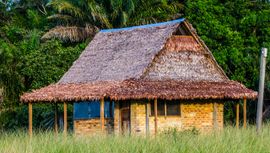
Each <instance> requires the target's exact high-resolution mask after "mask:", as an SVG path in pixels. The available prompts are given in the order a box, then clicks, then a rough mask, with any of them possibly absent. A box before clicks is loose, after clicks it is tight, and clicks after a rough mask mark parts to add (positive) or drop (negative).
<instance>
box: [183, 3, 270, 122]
mask: <svg viewBox="0 0 270 153" xmlns="http://www.w3.org/2000/svg"><path fill="white" fill-rule="evenodd" d="M185 14H186V16H187V18H188V19H189V20H190V21H191V23H192V24H193V26H194V27H195V28H196V30H197V32H198V34H199V35H200V36H201V38H202V39H203V40H204V41H205V43H206V45H207V46H208V47H209V48H210V49H211V51H212V52H213V54H214V56H215V58H216V60H217V61H218V63H219V64H220V65H221V67H222V68H223V69H224V71H225V72H226V74H227V75H228V76H229V77H230V79H233V80H237V81H239V82H242V83H243V84H245V85H246V86H247V87H249V88H252V89H254V90H257V89H258V80H259V61H260V59H259V58H260V48H261V47H268V48H269V47H270V41H269V37H270V33H269V31H270V22H269V21H270V18H269V17H270V3H269V2H268V3H266V2H260V1H249V0H244V1H242V0H236V1H228V0H225V1H221V0H207V1H205V0H197V1H191V0H189V1H187V2H186V8H185ZM267 60H268V63H269V62H270V58H269V56H268V59H267ZM269 68H270V67H269V66H267V70H266V73H267V75H266V93H265V95H266V98H269V93H270V90H269V89H270V88H269V87H270V86H269V85H270V78H269V75H270V73H269V72H270V71H269V70H270V69H269ZM227 106H228V108H226V109H228V110H230V111H232V110H233V108H232V107H231V105H227ZM254 107H255V105H254V104H252V105H250V107H249V109H248V110H250V111H249V113H255V112H254V111H253V110H254V109H253V108H254ZM228 114H231V115H232V114H233V112H228V113H227V114H226V115H225V116H227V115H228ZM232 116H233V115H232ZM232 116H227V118H231V117H232ZM252 116H253V118H254V116H255V114H253V115H252Z"/></svg>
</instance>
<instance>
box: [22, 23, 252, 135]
mask: <svg viewBox="0 0 270 153" xmlns="http://www.w3.org/2000/svg"><path fill="white" fill-rule="evenodd" d="M256 97H257V92H255V91H253V90H250V89H248V88H246V87H245V86H244V85H242V84H241V83H239V82H236V81H232V80H230V79H229V78H228V77H227V76H226V74H225V73H224V71H223V70H222V68H221V67H220V66H219V65H218V63H217V61H216V60H215V58H214V57H213V55H212V53H211V51H210V50H209V49H208V47H207V46H206V45H205V43H204V42H203V41H202V40H201V39H200V37H199V36H198V35H197V33H196V30H195V29H194V28H193V27H192V25H191V24H190V23H189V22H188V21H187V20H186V19H184V18H182V19H177V20H173V21H168V22H163V23H156V24H149V25H142V26H134V27H128V28H121V29H107V30H101V31H100V32H98V33H97V34H96V35H95V37H94V38H93V40H92V41H91V42H90V43H89V45H88V46H87V47H86V49H85V50H84V51H83V52H82V54H81V55H80V57H79V58H78V59H77V60H76V61H75V62H74V63H73V65H72V66H71V67H70V69H69V70H68V71H67V72H66V73H65V74H64V76H63V77H62V78H61V79H60V80H59V82H57V83H56V84H51V85H49V86H47V87H44V88H41V89H37V90H33V91H32V92H29V93H24V94H23V95H22V96H21V101H22V102H24V103H27V104H28V105H29V132H30V133H32V104H36V103H48V104H55V105H56V104H63V105H64V132H65V133H66V131H67V111H66V110H67V105H68V104H72V106H73V110H74V111H73V126H74V133H75V134H76V135H85V134H97V133H108V134H109V133H115V134H117V133H118V134H121V133H130V134H135V135H140V134H157V133H159V132H162V131H164V130H167V129H170V128H174V129H177V130H188V129H193V128H196V129H198V130H199V131H202V132H209V131H212V130H215V129H222V128H223V111H224V103H226V102H228V101H234V102H235V104H236V105H237V107H236V108H237V111H236V112H237V113H238V115H237V117H238V118H237V119H236V120H237V122H236V123H237V126H238V125H239V100H243V101H244V105H243V109H244V111H243V112H244V126H245V125H246V100H247V99H255V98H256ZM56 114H57V113H56ZM56 121H57V116H56ZM55 128H56V130H57V122H55Z"/></svg>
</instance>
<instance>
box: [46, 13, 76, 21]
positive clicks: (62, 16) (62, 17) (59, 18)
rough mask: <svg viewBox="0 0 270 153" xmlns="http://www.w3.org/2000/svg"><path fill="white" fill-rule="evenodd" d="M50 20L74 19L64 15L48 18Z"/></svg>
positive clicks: (54, 15)
mask: <svg viewBox="0 0 270 153" xmlns="http://www.w3.org/2000/svg"><path fill="white" fill-rule="evenodd" d="M47 19H48V20H64V21H69V20H73V17H72V16H70V15H64V14H53V15H51V16H48V17H47Z"/></svg>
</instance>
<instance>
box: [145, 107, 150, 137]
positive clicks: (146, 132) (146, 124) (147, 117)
mask: <svg viewBox="0 0 270 153" xmlns="http://www.w3.org/2000/svg"><path fill="white" fill-rule="evenodd" d="M145 114H146V115H145V134H146V135H149V110H148V102H147V103H145Z"/></svg>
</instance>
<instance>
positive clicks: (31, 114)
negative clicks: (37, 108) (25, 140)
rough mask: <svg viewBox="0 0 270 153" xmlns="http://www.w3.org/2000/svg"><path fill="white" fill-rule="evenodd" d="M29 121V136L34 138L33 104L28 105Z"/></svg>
mask: <svg viewBox="0 0 270 153" xmlns="http://www.w3.org/2000/svg"><path fill="white" fill-rule="evenodd" d="M28 119H29V122H28V123H29V127H28V130H29V131H28V132H29V136H30V137H32V135H33V108H32V103H28Z"/></svg>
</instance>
